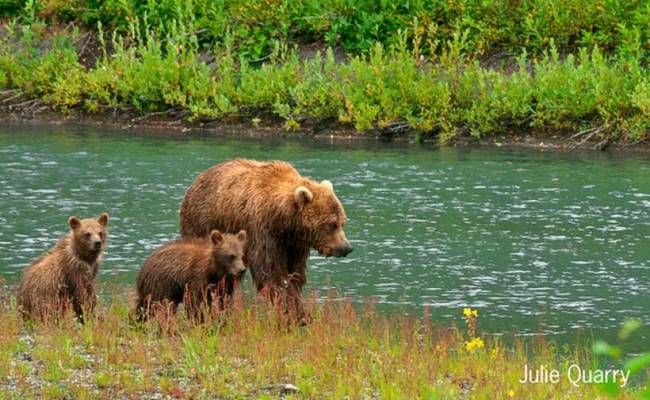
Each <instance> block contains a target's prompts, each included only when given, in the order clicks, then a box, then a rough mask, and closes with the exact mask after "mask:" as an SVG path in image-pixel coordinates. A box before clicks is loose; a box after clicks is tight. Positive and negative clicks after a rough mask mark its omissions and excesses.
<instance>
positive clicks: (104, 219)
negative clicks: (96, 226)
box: [97, 213, 108, 226]
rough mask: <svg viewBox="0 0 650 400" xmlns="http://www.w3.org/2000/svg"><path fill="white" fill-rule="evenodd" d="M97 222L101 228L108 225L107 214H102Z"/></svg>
mask: <svg viewBox="0 0 650 400" xmlns="http://www.w3.org/2000/svg"><path fill="white" fill-rule="evenodd" d="M97 221H98V222H99V223H100V224H102V226H106V225H108V214H107V213H102V215H100V216H99V218H97Z"/></svg>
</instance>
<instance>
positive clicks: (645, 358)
mask: <svg viewBox="0 0 650 400" xmlns="http://www.w3.org/2000/svg"><path fill="white" fill-rule="evenodd" d="M647 367H650V353H643V354H641V355H640V356H636V357H634V358H631V359H629V360H627V361H626V362H625V364H623V369H624V370H626V371H628V370H629V371H630V374H632V375H634V374H636V373H637V372H639V371H641V370H642V369H644V368H647Z"/></svg>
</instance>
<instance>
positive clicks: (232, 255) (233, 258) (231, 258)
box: [228, 254, 237, 262]
mask: <svg viewBox="0 0 650 400" xmlns="http://www.w3.org/2000/svg"><path fill="white" fill-rule="evenodd" d="M236 258H237V256H236V255H234V254H231V255H229V256H228V260H230V261H231V262H232V261H235V259H236Z"/></svg>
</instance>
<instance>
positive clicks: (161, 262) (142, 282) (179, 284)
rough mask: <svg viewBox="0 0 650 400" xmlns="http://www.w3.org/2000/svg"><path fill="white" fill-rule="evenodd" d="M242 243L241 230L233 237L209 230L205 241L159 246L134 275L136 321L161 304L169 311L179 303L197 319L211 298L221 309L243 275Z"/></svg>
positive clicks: (197, 240)
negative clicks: (136, 275)
mask: <svg viewBox="0 0 650 400" xmlns="http://www.w3.org/2000/svg"><path fill="white" fill-rule="evenodd" d="M245 242H246V232H245V231H243V230H242V231H240V232H239V233H238V234H236V235H235V234H222V233H221V232H219V231H218V230H213V231H212V232H211V233H210V236H209V237H208V238H206V239H198V238H189V239H180V240H177V241H175V242H171V243H168V244H166V245H164V246H162V247H160V248H159V249H158V250H156V251H155V252H154V253H153V254H152V255H151V256H150V257H149V258H148V259H147V260H146V261H145V263H144V265H143V266H142V269H141V270H140V272H139V273H138V279H137V284H136V294H137V299H136V305H135V306H136V307H135V310H134V311H135V314H136V318H137V319H138V320H144V319H147V318H148V317H149V316H150V314H151V311H152V310H151V308H152V306H159V305H160V304H163V305H166V304H165V303H167V304H168V305H171V307H172V311H173V312H175V311H176V309H177V307H178V303H183V305H184V306H185V309H186V310H187V312H188V316H189V317H190V318H199V319H201V316H202V315H203V314H202V312H203V311H204V306H205V304H206V302H207V304H208V305H210V304H212V300H213V297H219V299H220V301H221V306H222V307H223V305H224V301H226V300H227V299H228V298H229V296H232V294H233V292H234V288H235V284H236V283H238V282H239V281H240V280H241V279H242V278H243V277H244V274H245V273H246V266H245V265H244V262H243V256H244V246H245Z"/></svg>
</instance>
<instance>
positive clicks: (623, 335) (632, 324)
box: [618, 319, 643, 340]
mask: <svg viewBox="0 0 650 400" xmlns="http://www.w3.org/2000/svg"><path fill="white" fill-rule="evenodd" d="M642 326H643V323H642V322H641V321H639V320H638V319H629V320H627V321H625V323H624V324H623V326H622V327H621V330H620V332H619V333H618V337H619V338H620V339H621V340H626V339H627V338H628V337H630V335H631V334H632V333H633V332H634V331H636V330H637V329H639V328H641V327H642Z"/></svg>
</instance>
